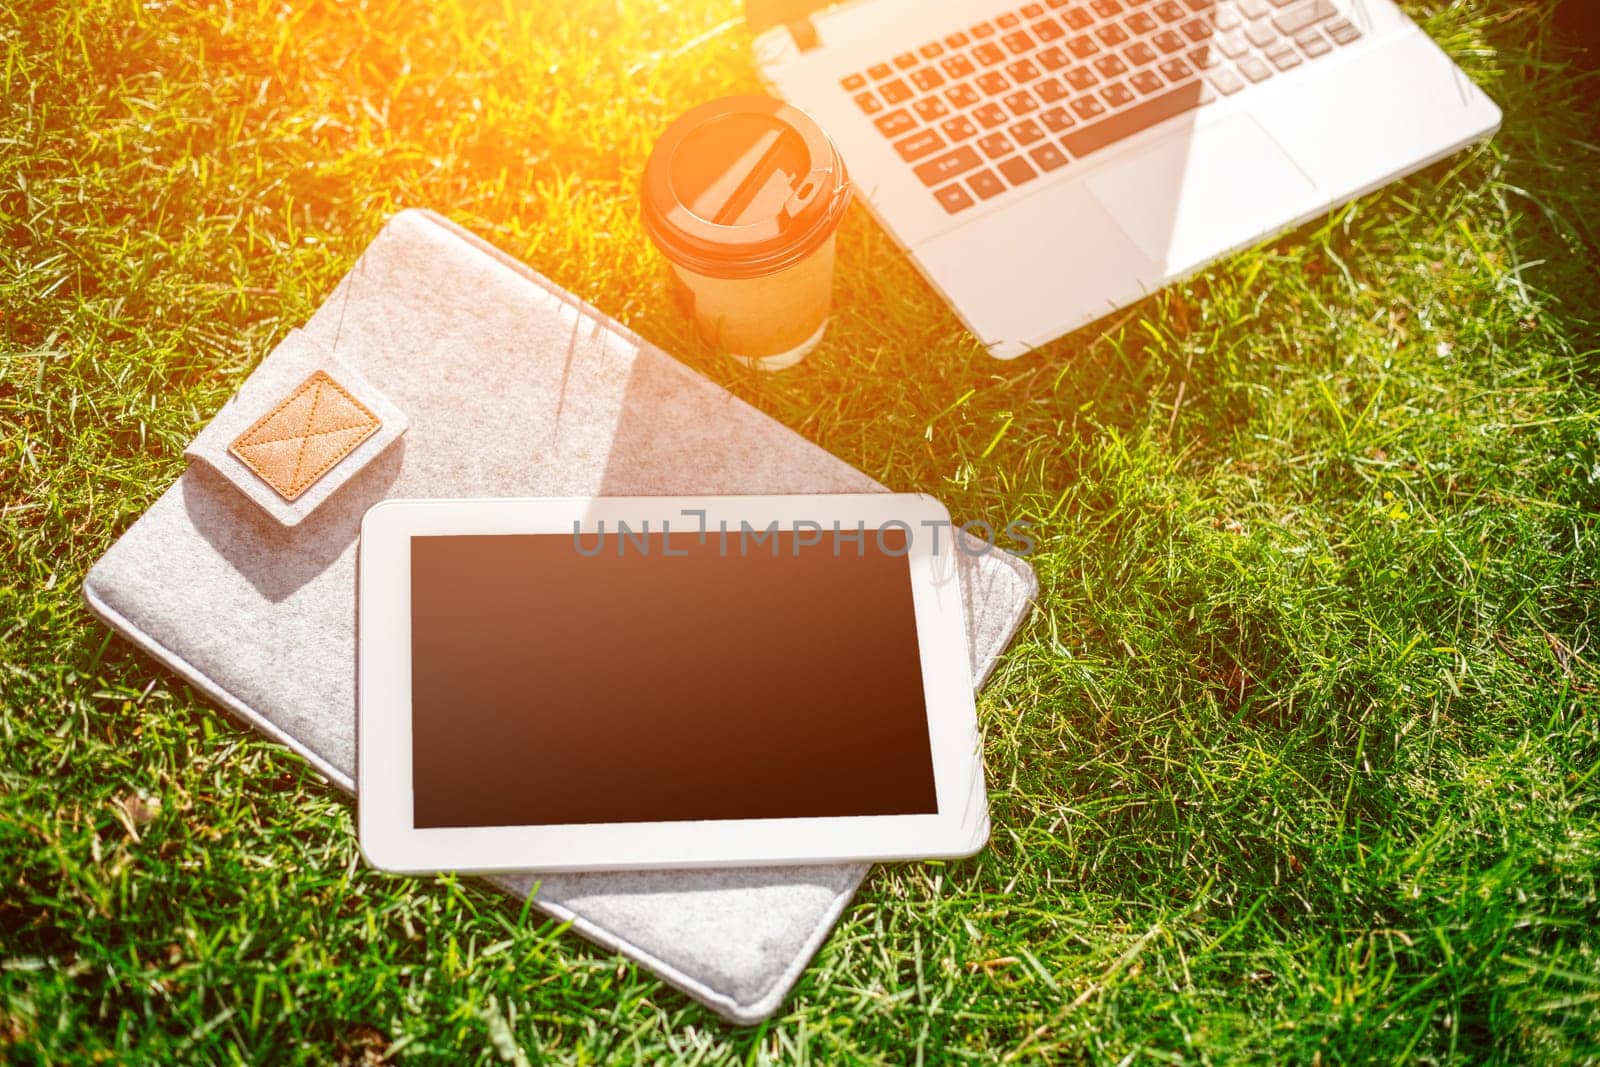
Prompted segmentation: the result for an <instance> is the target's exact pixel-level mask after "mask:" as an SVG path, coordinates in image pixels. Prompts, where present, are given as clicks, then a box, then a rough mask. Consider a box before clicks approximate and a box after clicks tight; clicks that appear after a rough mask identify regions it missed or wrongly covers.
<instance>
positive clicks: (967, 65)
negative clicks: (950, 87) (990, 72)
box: [939, 56, 978, 78]
mask: <svg viewBox="0 0 1600 1067" xmlns="http://www.w3.org/2000/svg"><path fill="white" fill-rule="evenodd" d="M939 66H941V67H943V68H944V72H945V74H947V75H949V76H950V77H952V78H965V77H966V76H967V75H968V74H971V73H972V72H973V71H975V70H977V69H978V68H977V67H975V66H973V65H972V60H970V59H968V58H967V57H966V56H950V57H948V58H946V59H942V60H940V61H939Z"/></svg>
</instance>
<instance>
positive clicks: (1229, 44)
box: [1217, 33, 1250, 59]
mask: <svg viewBox="0 0 1600 1067" xmlns="http://www.w3.org/2000/svg"><path fill="white" fill-rule="evenodd" d="M1217 47H1218V48H1220V49H1222V54H1223V55H1225V56H1227V57H1228V58H1229V59H1238V58H1239V57H1240V56H1242V55H1244V54H1245V53H1246V52H1248V51H1250V45H1249V42H1247V41H1246V40H1245V39H1244V38H1243V37H1240V36H1239V35H1238V34H1237V33H1225V34H1223V35H1222V36H1221V37H1218V38H1217Z"/></svg>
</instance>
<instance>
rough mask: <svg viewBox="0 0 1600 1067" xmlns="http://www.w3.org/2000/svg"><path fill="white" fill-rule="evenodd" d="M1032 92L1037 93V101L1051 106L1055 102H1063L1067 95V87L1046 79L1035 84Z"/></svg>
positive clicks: (1053, 79) (1056, 81) (1052, 79)
mask: <svg viewBox="0 0 1600 1067" xmlns="http://www.w3.org/2000/svg"><path fill="white" fill-rule="evenodd" d="M1033 91H1034V92H1035V93H1038V94H1039V99H1040V100H1043V101H1044V102H1045V103H1047V104H1053V103H1055V102H1056V101H1057V100H1065V99H1066V98H1067V96H1068V95H1069V94H1068V93H1067V87H1066V86H1065V85H1062V84H1061V82H1060V81H1058V80H1056V79H1055V78H1046V79H1045V80H1044V81H1042V82H1035V83H1034V86H1033Z"/></svg>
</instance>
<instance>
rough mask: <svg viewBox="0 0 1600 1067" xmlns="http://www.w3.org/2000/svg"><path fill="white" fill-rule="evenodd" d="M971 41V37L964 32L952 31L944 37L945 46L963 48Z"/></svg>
mask: <svg viewBox="0 0 1600 1067" xmlns="http://www.w3.org/2000/svg"><path fill="white" fill-rule="evenodd" d="M971 43H972V38H971V37H968V36H967V35H966V34H964V33H952V34H951V35H950V36H948V37H946V38H945V39H944V46H945V47H946V48H965V47H967V45H969V44H971Z"/></svg>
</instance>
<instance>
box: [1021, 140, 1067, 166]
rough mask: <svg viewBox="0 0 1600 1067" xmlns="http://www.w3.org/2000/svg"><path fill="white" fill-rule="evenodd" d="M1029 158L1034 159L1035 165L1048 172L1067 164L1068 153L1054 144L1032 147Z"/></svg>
mask: <svg viewBox="0 0 1600 1067" xmlns="http://www.w3.org/2000/svg"><path fill="white" fill-rule="evenodd" d="M1028 158H1029V159H1031V160H1033V163H1034V166H1036V167H1038V168H1039V169H1040V170H1042V171H1045V172H1046V173H1048V172H1050V171H1052V170H1055V169H1056V168H1058V167H1064V166H1066V165H1067V154H1066V153H1065V152H1063V151H1061V149H1059V148H1057V147H1056V146H1055V145H1053V144H1042V145H1040V146H1039V147H1038V148H1030V149H1029V150H1028Z"/></svg>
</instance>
